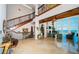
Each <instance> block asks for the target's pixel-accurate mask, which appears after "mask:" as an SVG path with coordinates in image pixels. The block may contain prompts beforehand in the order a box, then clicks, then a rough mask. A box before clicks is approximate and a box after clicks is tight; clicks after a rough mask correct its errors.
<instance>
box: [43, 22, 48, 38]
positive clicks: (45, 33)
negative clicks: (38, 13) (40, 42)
mask: <svg viewBox="0 0 79 59" xmlns="http://www.w3.org/2000/svg"><path fill="white" fill-rule="evenodd" d="M46 37H47V30H46V23H44V38H46Z"/></svg>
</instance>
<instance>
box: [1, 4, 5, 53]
mask: <svg viewBox="0 0 79 59" xmlns="http://www.w3.org/2000/svg"><path fill="white" fill-rule="evenodd" d="M5 19H6V5H5V4H0V44H1V43H2V39H3V36H4V33H3V20H5ZM1 52H2V49H1V48H0V53H1Z"/></svg>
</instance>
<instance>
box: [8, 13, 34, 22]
mask: <svg viewBox="0 0 79 59" xmlns="http://www.w3.org/2000/svg"><path fill="white" fill-rule="evenodd" d="M34 13H35V12H32V13H30V14H27V15H23V16H20V17H16V18H12V19H9V20H8V21H11V20H15V19H19V18H22V17H25V16H30V15H31V14H34Z"/></svg>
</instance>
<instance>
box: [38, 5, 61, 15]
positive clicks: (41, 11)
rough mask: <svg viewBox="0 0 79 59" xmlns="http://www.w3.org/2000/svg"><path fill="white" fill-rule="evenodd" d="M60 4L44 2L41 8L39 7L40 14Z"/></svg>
mask: <svg viewBox="0 0 79 59" xmlns="http://www.w3.org/2000/svg"><path fill="white" fill-rule="evenodd" d="M58 5H60V4H43V5H41V6H40V7H39V8H38V14H39V15H40V14H43V13H45V12H46V11H48V10H50V9H52V8H54V7H56V6H58Z"/></svg>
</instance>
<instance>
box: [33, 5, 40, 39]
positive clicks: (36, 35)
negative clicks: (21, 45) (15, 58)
mask: <svg viewBox="0 0 79 59" xmlns="http://www.w3.org/2000/svg"><path fill="white" fill-rule="evenodd" d="M35 15H36V17H35V19H34V22H35V40H38V36H39V31H40V29H39V20H38V16H37V15H38V4H35Z"/></svg>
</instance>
